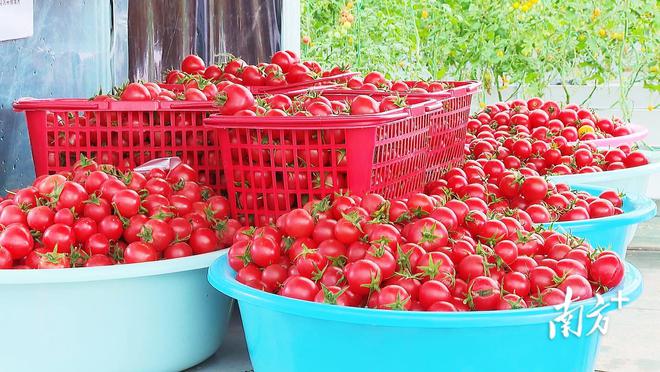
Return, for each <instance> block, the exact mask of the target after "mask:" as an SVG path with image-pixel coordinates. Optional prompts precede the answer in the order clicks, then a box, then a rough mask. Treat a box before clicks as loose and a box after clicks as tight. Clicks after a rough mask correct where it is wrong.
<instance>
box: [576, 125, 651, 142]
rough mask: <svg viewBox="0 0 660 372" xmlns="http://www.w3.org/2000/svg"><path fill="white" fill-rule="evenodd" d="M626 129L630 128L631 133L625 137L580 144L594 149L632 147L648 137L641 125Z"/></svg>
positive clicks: (647, 132)
mask: <svg viewBox="0 0 660 372" xmlns="http://www.w3.org/2000/svg"><path fill="white" fill-rule="evenodd" d="M628 127H630V129H631V131H632V133H630V134H628V135H625V136H618V137H610V138H598V139H593V140H587V141H582V142H584V143H590V144H592V145H594V146H596V147H617V146H621V145H632V144H633V143H635V142H638V141H641V140H643V139H644V138H646V136H648V135H649V130H648V129H647V128H645V127H643V126H641V125H637V124H629V125H628ZM573 143H575V142H573Z"/></svg>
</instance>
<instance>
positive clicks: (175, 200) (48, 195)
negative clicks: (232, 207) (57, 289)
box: [0, 158, 241, 269]
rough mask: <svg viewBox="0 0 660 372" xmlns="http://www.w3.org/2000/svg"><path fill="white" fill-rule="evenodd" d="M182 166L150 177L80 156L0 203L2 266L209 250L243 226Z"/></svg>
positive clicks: (108, 261)
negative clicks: (67, 168)
mask: <svg viewBox="0 0 660 372" xmlns="http://www.w3.org/2000/svg"><path fill="white" fill-rule="evenodd" d="M228 216H229V203H228V201H227V199H226V198H225V197H223V196H219V195H214V193H213V191H212V190H211V189H210V188H209V187H208V186H204V185H201V184H199V183H198V182H197V171H195V170H194V169H192V168H191V167H189V166H188V165H185V164H180V165H178V166H176V167H174V168H173V169H171V170H168V171H166V170H161V169H154V170H151V171H149V172H148V173H147V174H141V173H137V172H134V171H127V172H120V171H119V170H117V169H116V168H115V167H113V166H111V165H99V164H97V163H96V162H94V161H93V160H89V159H86V158H83V159H82V160H81V161H80V162H78V163H77V164H76V165H75V166H74V167H73V169H72V171H71V172H62V173H58V174H53V175H48V176H42V177H38V178H37V179H36V180H35V181H34V183H33V184H32V186H29V187H25V188H22V189H20V190H15V191H12V192H10V193H9V194H8V195H7V196H6V198H4V200H2V201H0V269H10V268H14V269H52V268H68V267H81V266H85V267H90V266H105V265H114V264H123V263H138V262H147V261H156V260H160V259H170V258H178V257H185V256H190V255H195V254H202V253H208V252H212V251H216V250H218V249H221V248H223V247H227V246H229V245H230V244H231V243H232V239H233V235H234V232H236V231H237V230H238V229H239V228H240V227H241V225H240V224H239V223H238V221H236V220H233V219H230V218H229V217H228Z"/></svg>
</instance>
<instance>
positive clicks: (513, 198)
mask: <svg viewBox="0 0 660 372" xmlns="http://www.w3.org/2000/svg"><path fill="white" fill-rule="evenodd" d="M426 192H428V193H429V194H431V195H441V196H443V197H453V198H460V199H461V200H464V201H465V202H466V203H467V204H468V205H469V206H470V208H471V213H472V218H481V219H485V218H486V217H485V215H486V214H490V215H492V216H502V215H504V216H507V215H508V216H515V217H516V218H517V219H518V220H519V221H520V222H521V223H523V224H525V225H527V226H531V225H532V224H533V223H549V222H564V221H579V220H588V219H593V218H603V217H611V216H615V215H618V214H622V213H623V209H622V208H623V196H624V195H623V194H621V193H618V192H616V191H614V190H604V191H603V192H602V193H601V194H600V195H591V194H589V193H587V192H585V191H576V190H572V189H571V188H570V186H568V185H566V184H563V183H557V184H553V183H552V182H549V181H547V180H546V179H545V178H544V177H542V176H539V174H538V173H537V172H536V171H534V170H532V169H530V168H526V167H523V168H521V169H520V170H509V169H507V168H506V166H505V164H504V162H502V161H501V160H498V159H478V160H467V161H466V162H465V164H464V165H463V166H461V167H455V168H452V169H450V170H449V171H447V172H446V173H445V174H444V175H443V176H442V178H441V179H439V180H436V181H433V182H430V183H429V184H427V185H426Z"/></svg>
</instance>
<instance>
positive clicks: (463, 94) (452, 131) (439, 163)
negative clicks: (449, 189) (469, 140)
mask: <svg viewBox="0 0 660 372" xmlns="http://www.w3.org/2000/svg"><path fill="white" fill-rule="evenodd" d="M406 83H407V84H408V85H409V86H414V85H415V83H416V82H415V81H406ZM443 83H445V84H447V85H448V86H449V88H448V89H447V90H444V91H440V92H429V93H407V94H404V93H402V95H405V96H406V97H409V98H415V99H434V100H437V101H438V102H437V103H436V104H435V105H433V106H431V107H430V110H431V111H432V114H431V126H430V129H429V137H430V139H429V154H428V167H427V171H426V182H430V181H433V180H435V179H437V178H439V177H440V176H441V175H442V174H443V173H444V172H446V171H447V170H448V169H450V168H452V167H455V166H457V165H460V164H461V163H462V162H463V158H464V155H463V143H464V142H465V136H466V133H467V120H468V117H469V115H470V106H471V104H472V96H473V95H474V94H475V93H477V92H478V91H479V88H480V87H481V83H480V82H477V81H443ZM323 94H324V95H332V94H344V95H358V94H366V95H369V96H372V97H374V98H378V97H384V96H387V95H391V94H393V93H392V92H384V91H377V92H372V91H368V90H360V89H341V88H330V89H325V90H323Z"/></svg>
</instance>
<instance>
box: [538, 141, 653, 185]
mask: <svg viewBox="0 0 660 372" xmlns="http://www.w3.org/2000/svg"><path fill="white" fill-rule="evenodd" d="M642 152H643V153H644V154H646V156H647V158H648V159H649V164H646V165H643V166H641V167H635V168H627V169H620V170H614V171H607V172H597V173H584V174H569V175H565V176H549V177H548V179H549V180H550V181H552V182H554V183H567V184H569V185H591V186H602V187H607V188H610V189H614V190H617V191H619V192H623V193H626V194H635V195H644V196H646V195H647V191H648V188H649V182H650V180H651V176H652V175H653V174H654V173H658V172H660V151H642Z"/></svg>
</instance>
